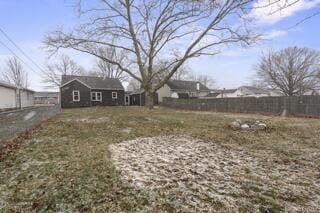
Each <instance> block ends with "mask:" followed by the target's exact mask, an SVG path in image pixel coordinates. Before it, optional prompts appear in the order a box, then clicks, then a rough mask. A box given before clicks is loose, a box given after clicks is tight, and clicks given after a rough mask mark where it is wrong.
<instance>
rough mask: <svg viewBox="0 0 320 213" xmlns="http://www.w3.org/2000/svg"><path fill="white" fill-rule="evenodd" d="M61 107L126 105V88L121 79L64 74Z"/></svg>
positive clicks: (61, 88)
mask: <svg viewBox="0 0 320 213" xmlns="http://www.w3.org/2000/svg"><path fill="white" fill-rule="evenodd" d="M60 94H61V107H62V108H71V107H90V106H118V105H124V94H125V93H124V88H123V86H122V84H121V82H120V81H119V79H114V78H102V77H93V76H74V75H63V76H62V80H61V87H60Z"/></svg>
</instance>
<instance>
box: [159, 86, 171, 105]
mask: <svg viewBox="0 0 320 213" xmlns="http://www.w3.org/2000/svg"><path fill="white" fill-rule="evenodd" d="M157 93H158V98H159V102H162V101H163V98H164V97H171V90H170V88H169V87H168V85H167V84H165V85H164V86H163V87H161V88H160V89H159V90H158V91H157Z"/></svg>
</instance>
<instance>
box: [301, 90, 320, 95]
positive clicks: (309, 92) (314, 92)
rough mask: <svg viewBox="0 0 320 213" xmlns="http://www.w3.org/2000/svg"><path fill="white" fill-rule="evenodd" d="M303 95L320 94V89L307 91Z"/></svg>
mask: <svg viewBox="0 0 320 213" xmlns="http://www.w3.org/2000/svg"><path fill="white" fill-rule="evenodd" d="M303 95H320V90H310V91H308V92H305V93H304V94H303Z"/></svg>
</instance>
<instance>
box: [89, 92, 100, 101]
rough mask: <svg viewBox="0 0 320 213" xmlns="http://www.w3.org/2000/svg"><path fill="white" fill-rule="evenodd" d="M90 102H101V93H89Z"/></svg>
mask: <svg viewBox="0 0 320 213" xmlns="http://www.w3.org/2000/svg"><path fill="white" fill-rule="evenodd" d="M91 101H100V102H101V101H102V93H101V92H91Z"/></svg>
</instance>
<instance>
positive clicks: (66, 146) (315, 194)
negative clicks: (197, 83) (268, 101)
mask: <svg viewBox="0 0 320 213" xmlns="http://www.w3.org/2000/svg"><path fill="white" fill-rule="evenodd" d="M235 119H241V120H260V121H264V122H266V123H267V124H268V125H269V126H270V129H268V130H267V131H255V132H254V131H234V130H232V129H230V128H228V124H229V123H230V122H232V121H234V120H235ZM156 136H164V137H165V136H176V137H181V138H183V137H184V136H186V137H189V136H190V137H192V138H194V139H196V140H201V141H202V142H201V144H202V145H203V146H201V147H199V148H197V147H194V149H195V153H193V151H192V150H193V149H192V145H191V147H189V149H188V150H189V151H188V155H190V156H191V157H192V159H198V161H199V163H202V164H201V165H202V166H204V167H205V165H206V163H203V162H207V164H208V165H209V164H210V162H212V161H215V164H212V165H211V167H210V168H204V171H203V172H201V175H199V174H193V173H196V172H197V171H193V170H195V169H196V168H197V165H196V166H194V165H191V167H188V170H187V169H185V168H183V167H184V166H183V165H184V164H183V161H184V160H183V159H179V163H181V162H182V163H181V164H179V167H177V168H174V169H172V170H170V169H171V168H170V166H169V167H166V168H165V167H164V168H162V169H163V170H167V171H168V172H169V173H170V172H172V174H177V175H179V174H180V175H185V176H186V177H187V178H188V177H191V176H190V175H192V177H197V178H196V179H192V178H191V179H186V178H185V177H184V179H183V180H182V178H181V177H180V176H176V177H174V178H175V179H173V177H167V178H168V180H166V183H168V184H167V185H166V186H163V187H162V186H161V185H159V187H154V186H153V187H151V186H150V187H149V186H148V184H145V185H143V186H142V187H139V186H137V185H135V183H136V182H135V181H136V180H130V179H128V177H129V178H130V177H134V175H135V174H128V175H127V174H126V172H124V171H121V170H119V169H118V167H117V168H116V166H115V162H114V159H113V158H112V157H111V156H112V153H111V151H110V147H109V145H111V144H112V146H113V149H116V150H117V149H118V148H119V147H118V145H119V143H121V142H124V141H128V140H133V139H137V138H145V137H156ZM155 143H157V140H156V142H155ZM159 143H160V142H159ZM170 143H171V142H170V141H169V142H167V143H164V146H163V145H162V146H160V147H161V149H166V148H165V145H166V144H168V146H171V144H170ZM196 143H197V142H194V143H193V144H196ZM206 144H207V145H206ZM172 145H173V142H172ZM146 146H147V145H146ZM206 146H207V149H206ZM137 147H139V148H138V149H139V150H137V149H134V148H137ZM175 147H178V148H179V151H180V152H183V148H184V147H183V142H182V143H181V145H179V144H178V145H177V144H176V143H175ZM126 148H127V149H128V147H126ZM132 148H133V152H137V153H139V154H140V155H137V156H131V157H132V158H134V160H135V162H136V161H137V160H138V161H139V157H140V156H143V157H145V156H144V151H143V150H142V151H141V149H143V148H144V146H139V145H137V146H136V147H135V146H134V147H132ZM152 150H153V149H148V150H147V151H146V152H148V155H149V153H151V152H152ZM181 150H182V151H181ZM190 150H191V151H190ZM199 150H200V151H199ZM162 151H164V152H165V154H163V155H164V156H168V153H167V152H166V150H162ZM171 151H172V152H173V153H176V150H174V149H171ZM158 153H161V150H160V151H159V150H158ZM197 153H200V154H197ZM201 153H204V154H203V155H202V154H201ZM184 154H185V153H184ZM196 154H197V155H198V156H196ZM203 156H208V158H209V157H210V158H209V159H208V161H205V160H206V159H204V157H203ZM120 157H121V156H120ZM125 157H126V155H125V154H124V155H123V156H122V158H123V159H125ZM149 157H150V156H149ZM151 157H152V158H153V157H154V159H158V158H159V157H161V156H156V154H155V155H154V156H151ZM145 159H148V158H142V160H141V162H142V165H144V163H148V162H145V161H146V160H145ZM164 161H165V159H164ZM195 161H197V160H195ZM177 162H178V161H177ZM127 163H128V165H131V164H130V162H127ZM224 164H225V165H224ZM148 165H149V166H150V164H148ZM163 165H172V167H174V166H175V165H177V163H175V162H174V161H172V162H168V163H167V164H163ZM120 166H121V165H120ZM135 166H137V167H139V165H135ZM155 166H156V165H155ZM140 167H141V165H140ZM119 168H120V167H119ZM201 168H203V167H201ZM179 169H185V170H183V171H182V172H181V171H179V172H177V171H175V170H179ZM141 171H143V172H145V173H148V171H149V170H147V169H145V168H141ZM141 171H137V172H141ZM156 172H160V173H161V172H162V171H161V168H158V167H157V168H156ZM189 173H190V175H189ZM191 173H192V174H191ZM198 173H199V172H198ZM139 174H141V173H139ZM197 175H198V176H197ZM203 175H204V176H207V177H202V176H203ZM124 177H126V178H124ZM159 177H160V176H159ZM161 177H162V176H161ZM223 177H225V178H223ZM156 178H157V176H155V179H156ZM208 180H210V181H212V182H210V181H208ZM149 181H153V180H152V179H151V180H149ZM160 181H161V180H160ZM160 181H158V182H155V183H156V184H158V183H160ZM179 181H180V182H181V183H182V181H184V182H183V184H182V185H183V187H180V186H181V185H179V184H177V185H176V186H175V185H174V184H173V183H174V182H177V183H178V182H179ZM205 181H206V182H205ZM152 183H153V182H152ZM194 184H199V185H194ZM168 186H169V187H168ZM184 190H185V191H184ZM285 208H287V209H290V208H296V209H298V210H301V211H303V210H304V211H307V212H319V211H320V120H317V119H302V118H281V117H270V116H261V115H244V114H224V113H209V112H192V111H182V110H173V109H166V108H159V109H155V110H153V111H149V110H147V109H144V108H138V107H97V108H83V109H68V110H62V112H61V113H59V114H58V115H57V116H55V117H53V118H51V119H49V120H48V121H46V123H45V124H44V128H42V129H41V130H40V131H38V132H37V133H36V134H35V135H34V136H32V138H31V139H30V140H28V141H26V142H25V143H24V144H23V145H22V146H21V147H20V148H19V149H18V150H17V151H16V152H15V153H14V154H12V155H10V156H8V157H6V158H5V160H4V161H2V162H0V212H22V211H23V212H30V211H37V212H38V211H43V212H47V211H49V212H50V211H53V212H57V211H59V212H83V211H89V212H91V211H97V212H106V211H110V212H137V211H139V212H140V211H144V212H155V211H168V212H175V211H183V212H196V211H203V210H208V211H214V210H215V211H224V212H225V211H231V212H233V211H240V212H247V211H253V210H254V209H255V210H256V211H261V212H265V211H267V210H268V211H270V212H279V211H281V210H284V209H285Z"/></svg>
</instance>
